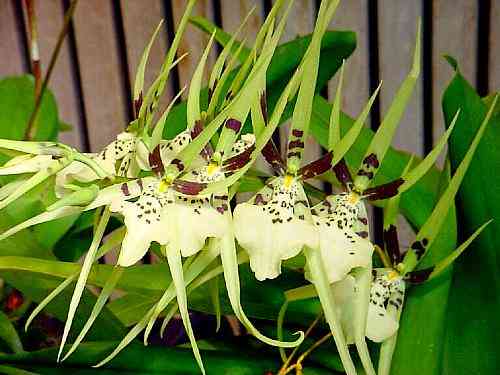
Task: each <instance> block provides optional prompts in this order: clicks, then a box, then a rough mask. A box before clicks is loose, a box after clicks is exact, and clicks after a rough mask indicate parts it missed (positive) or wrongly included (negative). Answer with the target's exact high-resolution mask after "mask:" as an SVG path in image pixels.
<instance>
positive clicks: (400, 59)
mask: <svg viewBox="0 0 500 375" xmlns="http://www.w3.org/2000/svg"><path fill="white" fill-rule="evenodd" d="M185 4H186V0H171V1H168V0H165V1H163V0H121V1H119V0H80V1H79V4H78V7H77V10H76V12H75V16H74V19H73V22H72V25H71V29H70V32H69V35H68V37H67V38H66V40H65V42H64V46H63V49H62V52H61V55H60V58H59V60H58V62H57V65H56V68H55V71H54V74H53V76H52V80H51V84H50V87H51V89H52V90H53V91H54V93H55V95H56V97H57V101H58V104H59V112H60V117H61V118H62V120H63V121H65V122H67V123H70V124H72V125H73V126H74V128H73V130H72V131H71V132H68V133H64V134H63V135H62V139H63V141H65V142H68V143H70V144H73V145H75V146H78V147H79V148H80V149H83V150H85V151H90V150H99V149H100V148H101V147H102V146H104V145H105V144H107V143H108V142H109V141H110V140H111V139H112V138H113V137H114V135H115V134H116V133H117V132H119V131H120V130H121V129H123V128H124V126H125V125H126V124H127V123H128V122H129V120H130V118H131V114H132V108H131V105H130V103H131V100H130V96H131V95H130V87H131V78H132V79H133V77H134V74H135V69H136V67H137V64H138V61H139V58H140V55H141V53H142V50H143V48H144V46H145V44H146V43H147V41H148V40H149V37H150V35H151V33H152V31H153V30H154V28H155V27H156V26H157V24H158V22H159V21H160V19H162V18H164V19H165V20H166V24H167V27H166V28H164V29H163V31H162V33H161V34H160V37H159V42H157V43H156V44H155V46H154V48H153V50H152V54H151V57H150V65H149V67H148V70H147V76H146V78H147V82H146V83H147V84H149V83H151V80H152V78H153V77H154V75H155V74H156V73H157V71H158V68H159V66H160V64H161V61H162V58H163V56H164V55H165V51H166V49H167V47H168V44H169V41H170V40H172V35H173V33H174V30H175V27H176V24H177V22H178V20H179V19H180V17H181V15H182V13H183V10H184V6H185ZM36 5H37V6H36V12H37V16H38V29H39V44H40V52H41V60H42V64H44V67H46V65H47V62H48V60H49V56H50V54H51V52H52V49H53V48H54V45H55V43H56V39H57V34H58V32H59V30H60V28H61V25H62V22H63V14H64V10H65V8H67V7H68V1H66V0H38V1H37V3H36ZM253 6H256V11H255V12H254V13H253V15H252V17H251V19H250V22H249V27H248V28H247V30H248V33H247V35H248V39H249V40H250V41H251V40H252V37H254V36H255V33H256V30H257V29H258V27H259V24H260V23H261V21H262V19H263V17H264V16H265V13H266V12H267V11H268V10H269V9H270V7H271V6H272V1H271V0H199V1H198V3H197V5H196V9H195V13H196V14H198V15H203V16H205V17H207V18H209V19H210V20H212V21H213V22H215V23H216V24H218V25H220V26H222V27H223V28H224V29H226V30H227V31H229V32H232V31H234V30H235V29H236V28H237V27H238V26H239V25H240V23H241V20H242V19H243V18H244V16H245V15H246V14H247V12H248V11H249V10H250V9H251V7H253ZM317 8H318V1H313V0H296V2H295V6H294V9H293V11H292V14H291V15H290V21H289V24H288V27H287V31H286V36H285V38H286V39H292V38H294V37H296V36H297V35H303V34H307V33H309V32H310V31H311V30H312V26H313V21H314V17H315V13H316V11H317ZM419 17H421V19H422V22H423V41H422V42H423V56H422V65H423V72H422V75H421V76H420V79H419V82H418V84H417V89H416V94H415V95H414V96H413V98H412V101H411V104H410V106H409V108H408V110H407V111H406V113H405V115H404V118H403V121H402V124H401V126H400V128H399V130H398V133H397V135H396V139H395V145H396V146H398V147H401V148H404V149H406V150H409V151H411V152H414V153H417V154H422V153H423V152H424V151H428V150H429V148H430V147H432V143H433V141H434V140H435V139H437V136H439V134H440V133H442V131H443V121H442V112H441V105H440V100H441V94H442V92H443V89H444V87H445V85H446V83H447V82H448V81H449V79H450V77H451V74H452V71H451V68H450V67H449V65H448V64H447V63H446V62H445V61H444V59H443V58H442V57H441V56H442V54H445V53H446V54H450V55H452V56H455V57H456V58H457V59H458V61H459V63H460V67H461V70H462V72H463V73H464V75H465V76H466V77H467V78H468V79H469V81H470V82H471V83H472V84H473V85H475V86H476V87H477V88H478V90H479V92H480V93H482V94H485V93H486V92H488V91H494V90H498V89H499V88H500V0H434V1H432V0H380V1H376V0H344V1H342V2H341V4H340V6H339V9H338V12H337V14H336V16H335V18H334V21H333V23H332V25H331V27H332V28H337V29H350V30H354V31H355V32H356V33H357V38H358V46H357V49H356V51H355V53H354V54H353V56H352V57H351V58H350V59H349V61H348V65H347V68H346V74H345V75H346V79H345V82H346V83H345V89H344V93H345V96H344V98H345V99H344V103H343V109H344V110H345V111H346V112H347V113H349V114H351V115H356V114H357V113H359V111H360V108H361V106H362V105H363V103H365V102H366V101H367V99H368V97H369V94H370V92H371V91H372V90H373V89H374V88H375V87H376V85H377V84H378V82H379V80H384V85H383V88H382V92H381V96H380V101H379V103H377V104H376V106H375V108H374V111H373V113H372V116H371V121H372V124H373V126H376V124H377V123H378V121H379V119H380V116H381V113H382V114H383V113H384V110H385V109H386V108H387V106H388V104H389V103H390V100H391V98H392V97H393V95H394V93H395V91H396V89H397V88H398V86H399V84H400V82H401V80H402V79H403V77H404V76H405V75H406V74H407V71H408V69H409V66H410V60H411V53H412V48H413V45H414V39H415V31H416V23H417V19H418V18H419ZM25 19H26V17H25V14H24V11H23V4H22V0H0V76H6V75H13V74H20V73H26V72H29V65H30V64H29V59H28V49H27V39H28V38H27V32H26V25H25V24H26V22H25ZM206 42H207V37H206V35H204V34H203V33H202V32H200V31H198V30H197V29H195V28H194V27H192V26H189V27H188V30H187V32H186V35H185V37H184V39H183V42H182V45H181V48H180V49H181V52H182V51H189V53H190V54H189V56H188V58H186V59H184V60H183V61H182V62H181V64H180V65H179V66H178V75H177V77H178V78H177V79H174V80H173V82H172V83H171V85H170V87H169V93H168V95H169V96H172V94H173V93H174V91H175V90H178V89H179V87H183V86H184V85H185V84H187V83H188V82H189V77H190V76H191V73H192V72H193V69H194V66H195V64H196V61H197V59H198V57H199V55H200V54H201V52H202V50H203V47H204V46H205V44H206ZM211 58H212V61H213V59H214V58H215V53H214V54H213V56H211ZM334 87H335V82H332V83H331V84H330V88H329V95H331V91H332V88H334ZM311 144H312V143H311ZM319 152H320V150H319V149H318V148H315V146H314V145H312V146H311V147H310V150H309V155H310V157H313V156H315V155H316V154H317V153H319Z"/></svg>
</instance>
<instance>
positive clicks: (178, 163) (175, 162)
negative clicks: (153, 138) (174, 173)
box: [171, 159, 185, 172]
mask: <svg viewBox="0 0 500 375" xmlns="http://www.w3.org/2000/svg"><path fill="white" fill-rule="evenodd" d="M171 164H173V165H175V166H176V167H177V170H178V171H179V172H182V171H183V170H184V168H185V167H184V164H183V163H182V161H181V160H180V159H174V160H172V162H171Z"/></svg>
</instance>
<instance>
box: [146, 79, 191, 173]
mask: <svg viewBox="0 0 500 375" xmlns="http://www.w3.org/2000/svg"><path fill="white" fill-rule="evenodd" d="M184 90H186V86H184V87H183V88H182V89H181V90H180V91H179V92H178V93H177V95H175V96H174V98H173V99H172V100H171V101H170V103H169V104H168V107H167V109H166V110H165V111H164V112H163V114H162V115H161V116H160V118H159V119H158V121H157V122H156V125H155V127H154V129H153V133H152V135H151V149H154V148H155V147H156V146H158V144H160V141H161V138H162V136H163V129H164V128H165V124H166V121H167V117H168V114H169V113H170V111H171V109H172V107H173V106H174V104H175V102H176V101H177V100H178V99H179V98H180V97H181V95H182V93H183V92H184ZM179 151H180V150H179ZM143 169H144V168H143Z"/></svg>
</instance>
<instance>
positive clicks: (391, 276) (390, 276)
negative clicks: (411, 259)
mask: <svg viewBox="0 0 500 375" xmlns="http://www.w3.org/2000/svg"><path fill="white" fill-rule="evenodd" d="M398 277H399V273H398V272H396V271H394V270H392V271H389V273H388V274H387V278H388V279H389V281H392V280H394V279H397V278H398Z"/></svg>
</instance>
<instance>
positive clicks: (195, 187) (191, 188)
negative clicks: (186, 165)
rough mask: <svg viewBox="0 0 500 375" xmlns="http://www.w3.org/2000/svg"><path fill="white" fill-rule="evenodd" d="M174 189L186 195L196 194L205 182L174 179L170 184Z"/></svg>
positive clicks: (204, 185)
mask: <svg viewBox="0 0 500 375" xmlns="http://www.w3.org/2000/svg"><path fill="white" fill-rule="evenodd" d="M172 186H173V188H174V189H175V191H178V192H179V193H182V194H186V195H198V194H199V193H200V192H201V191H202V190H203V189H205V188H206V187H207V184H205V183H201V182H194V181H185V180H175V181H174V182H173V184H172Z"/></svg>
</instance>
